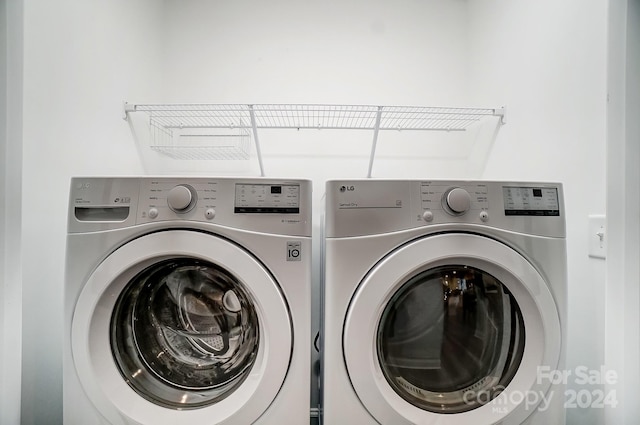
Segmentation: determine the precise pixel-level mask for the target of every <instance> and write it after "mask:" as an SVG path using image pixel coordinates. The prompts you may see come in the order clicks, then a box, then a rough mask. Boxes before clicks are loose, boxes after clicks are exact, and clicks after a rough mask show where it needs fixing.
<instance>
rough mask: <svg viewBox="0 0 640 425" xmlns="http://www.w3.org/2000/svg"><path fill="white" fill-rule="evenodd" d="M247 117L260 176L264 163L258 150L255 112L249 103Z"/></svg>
mask: <svg viewBox="0 0 640 425" xmlns="http://www.w3.org/2000/svg"><path fill="white" fill-rule="evenodd" d="M249 117H250V118H251V128H252V130H253V140H254V141H255V143H256V155H257V156H258V165H260V177H264V165H263V164H262V151H261V150H260V140H259V139H258V125H257V123H256V113H255V111H254V110H253V105H249Z"/></svg>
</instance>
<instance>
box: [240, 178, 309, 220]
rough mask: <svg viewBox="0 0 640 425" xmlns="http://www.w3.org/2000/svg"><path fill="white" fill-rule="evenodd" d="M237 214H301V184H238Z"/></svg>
mask: <svg viewBox="0 0 640 425" xmlns="http://www.w3.org/2000/svg"><path fill="white" fill-rule="evenodd" d="M234 212H235V213H237V214H299V213H300V185H297V184H253V183H238V184H236V198H235V205H234Z"/></svg>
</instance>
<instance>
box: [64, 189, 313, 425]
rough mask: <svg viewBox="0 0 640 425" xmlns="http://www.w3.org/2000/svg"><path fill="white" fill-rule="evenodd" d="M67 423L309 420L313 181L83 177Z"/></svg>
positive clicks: (70, 250)
mask: <svg viewBox="0 0 640 425" xmlns="http://www.w3.org/2000/svg"><path fill="white" fill-rule="evenodd" d="M66 254H67V259H66V278H65V280H66V284H65V295H64V298H65V317H64V326H65V328H64V329H65V342H64V356H63V358H64V360H63V361H64V365H63V366H64V371H63V376H64V380H63V383H64V390H63V393H64V423H65V424H68V425H89V424H121V425H125V424H126V425H129V424H138V425H147V424H153V425H160V424H167V425H168V424H180V423H182V424H191V425H205V424H207V425H213V424H221V425H222V424H223V425H248V424H256V425H267V424H283V423H296V424H302V423H308V418H309V386H310V379H309V375H310V366H309V358H310V339H311V338H310V305H311V300H310V286H311V183H310V182H308V181H302V180H276V179H261V178H258V179H247V178H243V179H231V178H200V177H198V178H171V177H158V178H154V177H144V178H73V179H72V181H71V196H70V202H69V220H68V236H67V253H66Z"/></svg>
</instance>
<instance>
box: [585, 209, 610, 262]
mask: <svg viewBox="0 0 640 425" xmlns="http://www.w3.org/2000/svg"><path fill="white" fill-rule="evenodd" d="M606 221H607V217H606V216H605V215H590V216H589V257H591V258H602V259H605V258H607V229H606Z"/></svg>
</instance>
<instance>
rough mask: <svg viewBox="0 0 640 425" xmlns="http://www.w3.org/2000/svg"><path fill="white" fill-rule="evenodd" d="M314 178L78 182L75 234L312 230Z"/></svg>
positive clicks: (289, 232) (74, 202)
mask: <svg viewBox="0 0 640 425" xmlns="http://www.w3.org/2000/svg"><path fill="white" fill-rule="evenodd" d="M311 190H312V185H311V181H309V180H301V179H291V180H289V179H287V180H284V179H271V178H231V177H228V178H224V177H219V178H207V177H114V178H100V177H87V178H82V177H78V178H74V179H72V184H71V196H70V210H71V212H72V213H71V214H70V218H69V226H70V227H69V228H70V232H81V231H92V230H104V229H114V228H121V227H128V226H133V225H139V224H146V223H161V222H169V221H173V222H178V221H183V222H184V221H190V222H201V223H210V224H217V225H222V226H227V227H234V228H242V229H245V230H253V231H261V232H269V233H281V234H283V235H285V234H286V235H306V234H310V232H311V212H312V211H311V195H312V193H311Z"/></svg>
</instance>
